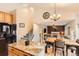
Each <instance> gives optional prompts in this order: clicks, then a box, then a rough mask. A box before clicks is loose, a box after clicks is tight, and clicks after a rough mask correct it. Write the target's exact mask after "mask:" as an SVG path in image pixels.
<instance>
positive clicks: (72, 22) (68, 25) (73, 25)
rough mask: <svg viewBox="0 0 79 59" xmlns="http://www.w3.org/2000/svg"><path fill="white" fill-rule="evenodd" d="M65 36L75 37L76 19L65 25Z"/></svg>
mask: <svg viewBox="0 0 79 59" xmlns="http://www.w3.org/2000/svg"><path fill="white" fill-rule="evenodd" d="M68 27H70V35H68ZM65 36H67V37H69V38H70V39H72V40H73V39H76V21H75V20H74V21H71V22H69V23H68V24H67V25H65Z"/></svg>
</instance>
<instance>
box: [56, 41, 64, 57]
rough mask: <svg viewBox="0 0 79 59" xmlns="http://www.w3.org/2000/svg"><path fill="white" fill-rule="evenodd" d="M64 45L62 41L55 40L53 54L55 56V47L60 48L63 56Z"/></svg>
mask: <svg viewBox="0 0 79 59" xmlns="http://www.w3.org/2000/svg"><path fill="white" fill-rule="evenodd" d="M64 46H65V42H64V41H59V40H58V41H55V56H56V51H57V48H59V49H61V50H62V53H63V56H64Z"/></svg>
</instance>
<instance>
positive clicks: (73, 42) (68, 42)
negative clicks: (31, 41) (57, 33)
mask: <svg viewBox="0 0 79 59" xmlns="http://www.w3.org/2000/svg"><path fill="white" fill-rule="evenodd" d="M58 39H59V40H62V41H64V42H65V46H66V55H68V51H67V49H68V48H69V47H75V48H76V55H77V56H79V43H77V42H76V40H74V39H65V38H48V39H47V40H46V41H45V42H46V45H48V42H49V44H50V43H52V45H54V43H55V41H56V40H58ZM45 50H47V47H46V48H45Z"/></svg>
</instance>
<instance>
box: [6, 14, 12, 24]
mask: <svg viewBox="0 0 79 59" xmlns="http://www.w3.org/2000/svg"><path fill="white" fill-rule="evenodd" d="M5 23H8V24H12V15H11V14H8V13H5Z"/></svg>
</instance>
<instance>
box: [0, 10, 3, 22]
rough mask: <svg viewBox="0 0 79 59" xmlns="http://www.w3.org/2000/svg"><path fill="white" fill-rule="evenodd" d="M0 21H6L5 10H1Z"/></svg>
mask: <svg viewBox="0 0 79 59" xmlns="http://www.w3.org/2000/svg"><path fill="white" fill-rule="evenodd" d="M0 22H4V12H1V11H0Z"/></svg>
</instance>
